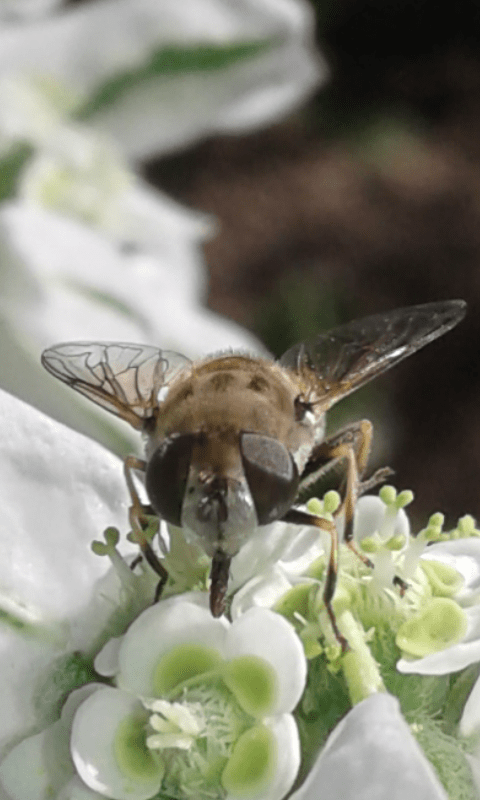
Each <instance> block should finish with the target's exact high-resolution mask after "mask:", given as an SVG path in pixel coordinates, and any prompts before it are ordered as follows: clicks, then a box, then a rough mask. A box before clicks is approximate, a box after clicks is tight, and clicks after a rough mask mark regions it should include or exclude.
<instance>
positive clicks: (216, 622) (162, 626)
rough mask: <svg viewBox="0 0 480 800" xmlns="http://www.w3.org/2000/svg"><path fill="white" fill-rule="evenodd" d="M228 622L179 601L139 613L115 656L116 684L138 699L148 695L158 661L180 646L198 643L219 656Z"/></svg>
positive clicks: (164, 603) (161, 604)
mask: <svg viewBox="0 0 480 800" xmlns="http://www.w3.org/2000/svg"><path fill="white" fill-rule="evenodd" d="M228 627H229V623H228V622H227V620H226V619H225V618H224V617H222V618H220V619H214V618H213V617H212V615H211V613H210V611H209V610H208V608H206V607H203V608H202V607H201V606H199V605H197V604H196V603H193V602H185V601H183V600H182V598H181V597H180V598H171V599H169V600H164V601H160V602H159V603H157V604H156V605H155V606H152V608H149V609H147V610H146V611H144V612H143V614H141V615H140V616H139V617H138V618H137V619H136V620H135V622H134V623H133V624H132V625H131V626H130V628H129V629H128V631H127V633H126V634H125V636H124V638H123V641H122V645H121V647H120V653H119V667H120V673H119V677H118V681H119V684H120V685H121V686H122V687H123V688H126V689H128V690H129V691H130V692H133V693H135V694H138V695H142V696H146V697H148V696H152V695H153V694H154V689H153V683H152V679H153V673H154V670H155V666H156V664H157V663H158V661H159V659H160V658H161V657H162V656H163V655H164V654H165V653H167V652H169V651H170V650H172V649H173V648H174V647H178V646H179V645H181V644H199V645H202V646H204V647H206V648H212V649H214V650H217V651H218V652H219V653H220V654H223V652H224V648H225V636H226V631H227V630H228Z"/></svg>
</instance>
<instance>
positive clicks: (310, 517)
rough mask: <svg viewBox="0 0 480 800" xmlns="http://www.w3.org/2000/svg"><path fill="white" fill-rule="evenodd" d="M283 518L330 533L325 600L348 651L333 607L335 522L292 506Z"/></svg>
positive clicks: (340, 638)
mask: <svg viewBox="0 0 480 800" xmlns="http://www.w3.org/2000/svg"><path fill="white" fill-rule="evenodd" d="M283 520H284V521H285V522H293V523H294V524H295V525H314V526H315V527H317V528H320V529H321V530H323V531H327V533H329V534H330V539H331V545H330V557H329V560H328V567H327V574H326V577H325V588H324V590H323V602H324V603H325V609H326V611H327V614H328V616H329V618H330V623H331V625H332V628H333V632H334V634H335V638H336V640H337V642H338V643H339V644H340V647H341V648H342V652H344V653H346V652H347V650H349V649H350V646H349V644H348V642H347V640H346V639H345V637H344V636H343V635H342V634H341V633H340V630H339V628H338V625H337V620H336V619H335V613H334V611H333V608H332V600H333V596H334V594H335V586H336V583H337V573H338V533H337V528H336V526H335V523H334V522H330V520H328V519H324V518H323V517H317V516H316V514H310V513H309V512H307V511H300V510H299V509H296V508H291V509H290V511H287V513H286V514H285V516H284V517H283Z"/></svg>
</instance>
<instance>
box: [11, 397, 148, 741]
mask: <svg viewBox="0 0 480 800" xmlns="http://www.w3.org/2000/svg"><path fill="white" fill-rule="evenodd" d="M0 416H1V418H2V420H3V428H2V437H1V441H0V501H1V507H2V515H1V520H0V541H1V545H2V559H1V560H0V609H1V610H2V611H3V612H4V613H7V614H10V615H13V616H14V617H16V618H17V619H19V620H23V621H24V622H25V623H28V622H29V623H31V624H33V623H37V624H38V625H43V626H47V627H45V629H44V630H43V629H42V628H39V629H38V634H39V635H38V637H37V638H35V636H32V635H28V633H22V632H21V631H18V630H16V629H14V628H10V627H8V619H5V620H4V622H3V625H2V630H1V631H0V706H1V708H2V715H1V719H0V747H3V746H4V745H5V743H6V742H7V741H8V740H9V739H11V738H13V737H18V736H21V735H22V734H23V735H25V733H26V732H27V731H28V730H29V729H31V728H32V726H33V725H34V724H35V722H36V716H35V702H34V693H35V692H36V691H38V685H37V679H38V678H39V677H40V676H43V679H44V677H45V675H47V674H48V670H49V668H50V669H51V664H52V660H53V659H55V658H56V657H57V656H58V655H60V654H61V653H62V648H63V647H65V646H67V647H68V648H84V647H87V648H88V647H90V646H91V644H92V641H93V640H94V638H95V637H96V636H98V634H99V632H100V631H101V630H102V628H103V626H104V625H105V623H106V620H107V619H108V618H109V616H110V614H111V611H112V607H113V606H112V600H111V599H110V600H109V599H107V598H106V597H105V596H104V595H103V591H104V590H106V586H105V587H102V588H100V586H99V584H98V582H99V580H100V579H103V578H102V576H105V575H106V573H107V571H109V562H108V560H107V559H105V558H99V557H98V556H95V555H94V554H93V553H92V551H91V549H90V544H91V542H92V540H93V539H95V538H97V537H98V536H99V535H101V532H102V531H103V530H104V529H105V527H106V526H107V525H112V524H113V525H117V526H119V527H120V528H122V527H123V528H125V522H126V513H127V497H126V490H125V484H124V478H123V475H122V465H121V462H120V461H119V460H118V459H116V458H115V457H114V456H112V455H111V454H110V453H108V452H107V451H105V450H104V449H103V448H102V447H100V446H99V445H97V444H95V443H94V442H92V441H90V440H89V439H86V438H84V437H82V436H80V435H79V434H76V433H74V432H73V431H70V430H68V429H67V428H64V427H63V426H61V425H60V424H58V423H55V422H54V421H53V420H50V419H48V418H47V417H45V416H44V415H43V414H40V413H39V412H38V411H36V410H35V409H33V408H31V407H29V406H27V405H25V404H24V403H21V402H20V401H19V400H17V399H15V398H13V397H11V396H10V395H8V394H6V393H4V392H2V391H0ZM134 549H135V548H134V547H133V545H126V550H127V551H128V550H134ZM112 577H113V576H112ZM112 589H113V595H111V597H112V596H113V597H115V596H116V595H118V583H116V580H115V579H113V583H112ZM97 591H99V595H98V597H97V594H96V592H97ZM63 621H65V622H68V623H69V627H67V628H65V629H64V628H58V625H57V628H55V629H52V630H51V631H50V629H49V628H48V625H49V624H50V623H51V624H54V623H61V622H63ZM42 630H43V633H42ZM62 631H63V632H62Z"/></svg>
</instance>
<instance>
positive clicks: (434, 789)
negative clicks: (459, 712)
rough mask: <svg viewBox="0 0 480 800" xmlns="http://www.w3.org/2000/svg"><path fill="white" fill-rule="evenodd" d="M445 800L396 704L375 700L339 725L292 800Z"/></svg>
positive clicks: (379, 696) (392, 700)
mask: <svg viewBox="0 0 480 800" xmlns="http://www.w3.org/2000/svg"><path fill="white" fill-rule="evenodd" d="M319 797H321V798H322V800H339V798H342V800H385V798H386V797H388V798H389V800H412V798H415V800H447V796H446V794H445V792H444V790H443V788H442V786H441V785H440V783H439V781H438V779H437V777H436V776H435V774H434V772H433V769H432V767H431V766H430V764H429V763H428V761H427V759H426V758H425V756H424V755H423V753H422V752H421V750H420V748H419V746H418V744H417V743H416V741H415V740H414V738H413V736H412V734H411V733H410V729H409V727H408V725H407V723H406V722H405V720H404V719H403V717H402V715H401V713H400V711H399V706H398V702H397V700H396V699H395V698H393V697H391V696H390V695H387V694H376V695H372V696H371V697H369V698H368V699H367V700H364V701H363V702H361V703H359V704H358V705H357V706H355V707H354V708H353V709H352V710H351V711H349V713H348V714H347V716H346V717H345V718H344V719H343V720H342V721H341V722H340V723H339V725H337V727H336V728H335V730H334V732H333V733H332V734H331V736H330V738H329V740H328V741H327V744H326V746H325V748H324V750H323V751H322V753H321V754H320V756H319V757H318V759H317V761H316V762H315V764H314V765H313V767H312V769H311V771H310V773H309V775H308V777H307V779H306V781H305V782H304V783H303V784H302V786H301V787H300V789H298V790H297V791H296V792H294V793H293V795H292V796H291V800H318V798H319Z"/></svg>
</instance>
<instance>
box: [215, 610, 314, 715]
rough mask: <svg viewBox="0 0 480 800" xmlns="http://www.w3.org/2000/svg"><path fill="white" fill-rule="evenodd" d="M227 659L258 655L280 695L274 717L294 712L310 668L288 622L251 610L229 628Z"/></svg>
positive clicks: (272, 615)
mask: <svg viewBox="0 0 480 800" xmlns="http://www.w3.org/2000/svg"><path fill="white" fill-rule="evenodd" d="M225 647H226V649H225V656H226V658H227V659H230V658H236V657H238V656H243V655H255V656H258V657H259V658H263V659H265V661H267V663H268V664H270V665H271V667H272V668H273V669H274V670H275V674H276V677H277V681H278V695H277V698H276V703H275V707H274V708H273V709H272V711H271V713H272V714H281V713H284V712H288V711H292V710H293V709H294V708H295V706H296V705H297V703H298V701H299V700H300V697H301V696H302V692H303V690H304V688H305V681H306V675H307V665H306V659H305V653H304V650H303V646H302V643H301V642H300V639H299V638H298V636H297V634H296V633H295V631H294V629H293V627H292V625H290V623H289V622H287V620H286V619H285V618H284V617H282V616H280V614H275V613H274V612H273V611H269V610H268V609H266V608H251V609H250V610H249V611H246V612H245V614H242V616H241V617H238V618H237V619H236V620H235V622H233V623H232V626H231V627H230V629H229V631H228V633H227V638H226V645H225Z"/></svg>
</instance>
